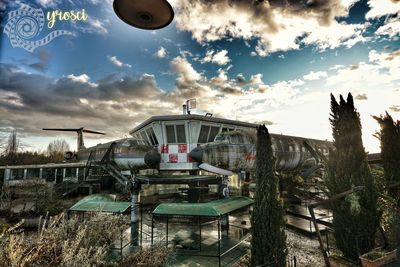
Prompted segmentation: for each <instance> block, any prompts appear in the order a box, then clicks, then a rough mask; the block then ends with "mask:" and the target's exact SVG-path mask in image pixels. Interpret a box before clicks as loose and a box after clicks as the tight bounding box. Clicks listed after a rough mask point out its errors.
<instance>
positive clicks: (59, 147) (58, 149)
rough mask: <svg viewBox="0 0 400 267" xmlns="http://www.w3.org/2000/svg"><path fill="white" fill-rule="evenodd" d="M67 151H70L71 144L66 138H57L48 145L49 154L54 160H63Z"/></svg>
mask: <svg viewBox="0 0 400 267" xmlns="http://www.w3.org/2000/svg"><path fill="white" fill-rule="evenodd" d="M67 151H69V144H68V143H67V141H65V140H64V139H55V140H53V141H51V142H50V143H49V145H48V146H47V155H48V156H49V158H50V160H51V161H52V162H61V161H63V159H64V154H65V152H67Z"/></svg>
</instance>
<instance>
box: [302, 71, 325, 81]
mask: <svg viewBox="0 0 400 267" xmlns="http://www.w3.org/2000/svg"><path fill="white" fill-rule="evenodd" d="M327 76H328V74H327V73H326V72H325V71H317V72H314V71H311V72H310V73H308V74H306V75H304V76H303V79H304V80H307V81H315V80H319V79H321V78H325V77H327Z"/></svg>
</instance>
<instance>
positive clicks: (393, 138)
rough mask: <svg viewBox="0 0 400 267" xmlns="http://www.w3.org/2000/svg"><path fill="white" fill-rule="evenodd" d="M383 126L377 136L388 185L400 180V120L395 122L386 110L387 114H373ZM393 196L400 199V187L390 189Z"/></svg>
mask: <svg viewBox="0 0 400 267" xmlns="http://www.w3.org/2000/svg"><path fill="white" fill-rule="evenodd" d="M373 118H374V119H375V120H377V121H378V123H379V124H380V126H381V130H380V132H378V133H377V134H376V135H375V136H376V137H378V138H379V139H380V141H381V159H382V163H383V169H384V170H385V180H386V185H387V186H390V185H392V184H395V183H398V182H400V121H397V122H394V121H393V118H392V116H390V115H389V113H387V112H386V115H385V116H382V115H381V116H380V117H377V116H373ZM388 191H389V194H390V196H391V197H393V198H395V199H397V200H399V199H400V189H399V187H395V188H392V189H389V190H388Z"/></svg>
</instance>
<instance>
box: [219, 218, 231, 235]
mask: <svg viewBox="0 0 400 267" xmlns="http://www.w3.org/2000/svg"><path fill="white" fill-rule="evenodd" d="M221 229H222V230H226V235H228V234H229V214H225V215H223V216H222V217H221Z"/></svg>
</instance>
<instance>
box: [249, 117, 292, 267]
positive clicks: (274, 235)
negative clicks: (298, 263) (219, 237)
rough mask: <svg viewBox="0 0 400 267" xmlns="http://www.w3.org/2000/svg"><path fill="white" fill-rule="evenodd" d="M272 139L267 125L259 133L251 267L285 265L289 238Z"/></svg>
mask: <svg viewBox="0 0 400 267" xmlns="http://www.w3.org/2000/svg"><path fill="white" fill-rule="evenodd" d="M274 163H275V159H274V157H273V155H272V147H271V137H270V135H269V133H268V129H267V128H266V127H265V125H263V126H260V127H258V130H257V160H256V172H255V174H256V184H257V187H256V191H255V197H254V209H253V213H252V215H251V225H252V228H251V231H252V241H251V246H252V249H251V266H259V265H264V264H270V265H271V266H276V267H281V266H285V264H286V255H287V248H286V235H285V231H284V229H285V220H284V210H283V207H282V201H281V198H280V195H279V190H278V188H279V180H278V178H277V177H276V176H275V173H274Z"/></svg>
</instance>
